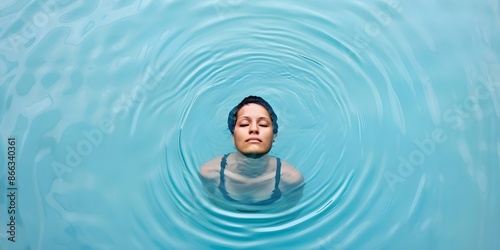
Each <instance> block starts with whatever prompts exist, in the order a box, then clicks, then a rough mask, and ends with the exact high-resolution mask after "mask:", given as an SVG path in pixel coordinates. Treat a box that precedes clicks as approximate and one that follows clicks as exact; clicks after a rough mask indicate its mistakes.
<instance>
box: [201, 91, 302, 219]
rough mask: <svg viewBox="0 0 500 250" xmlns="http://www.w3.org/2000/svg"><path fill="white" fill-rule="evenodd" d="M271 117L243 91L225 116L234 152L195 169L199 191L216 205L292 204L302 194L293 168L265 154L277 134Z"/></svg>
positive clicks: (256, 206)
mask: <svg viewBox="0 0 500 250" xmlns="http://www.w3.org/2000/svg"><path fill="white" fill-rule="evenodd" d="M277 120H278V118H277V116H276V114H275V113H274V111H273V109H272V107H271V106H270V105H269V103H267V102H266V101H265V100H264V99H262V98H261V97H258V96H248V97H246V98H245V99H243V100H242V101H241V102H240V103H239V104H238V105H237V106H236V107H234V108H233V109H232V110H231V112H229V116H228V122H227V123H228V128H229V130H230V131H231V134H232V135H233V142H234V145H235V146H236V149H237V151H236V152H234V153H230V154H225V155H223V156H219V157H217V158H215V159H213V160H211V161H209V162H207V163H206V164H205V165H203V166H202V167H201V168H200V171H199V175H200V179H201V181H202V183H203V186H204V189H205V192H206V193H207V194H208V196H209V198H210V199H211V200H212V201H213V202H214V203H216V204H219V205H222V206H223V207H230V208H234V209H236V210H238V211H244V212H256V211H262V210H267V209H270V208H275V207H279V208H283V207H292V206H294V205H295V204H296V203H297V202H298V201H299V200H300V198H301V197H302V190H303V186H304V178H303V177H302V175H301V174H300V173H299V171H297V170H296V169H295V168H294V167H292V166H291V165H290V164H288V163H287V162H285V161H283V160H281V159H280V158H277V157H274V156H270V155H269V154H268V153H269V151H270V150H271V147H272V145H273V142H274V140H275V139H276V136H277V134H278V123H277Z"/></svg>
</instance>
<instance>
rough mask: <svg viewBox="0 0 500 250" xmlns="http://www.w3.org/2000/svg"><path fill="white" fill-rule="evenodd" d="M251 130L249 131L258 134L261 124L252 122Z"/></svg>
mask: <svg viewBox="0 0 500 250" xmlns="http://www.w3.org/2000/svg"><path fill="white" fill-rule="evenodd" d="M249 127H250V130H249V131H248V132H249V133H250V134H254V133H255V134H258V133H259V126H258V125H257V123H253V122H252V123H251V124H250V126H249Z"/></svg>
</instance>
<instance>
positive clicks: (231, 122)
mask: <svg viewBox="0 0 500 250" xmlns="http://www.w3.org/2000/svg"><path fill="white" fill-rule="evenodd" d="M250 103H255V104H259V105H261V106H263V107H264V108H266V109H267V112H269V115H270V116H271V121H272V122H273V134H277V133H278V117H277V116H276V114H275V113H274V110H273V108H272V107H271V105H269V103H267V102H266V101H265V100H264V99H262V97H260V96H253V95H251V96H247V97H245V98H244V99H243V100H242V101H241V102H240V103H239V104H238V105H236V107H234V108H233V109H232V110H231V112H229V115H228V116H227V127H228V128H229V131H231V134H233V133H234V126H235V125H236V118H237V117H236V115H237V114H238V111H240V109H241V108H242V107H243V106H245V105H247V104H250Z"/></svg>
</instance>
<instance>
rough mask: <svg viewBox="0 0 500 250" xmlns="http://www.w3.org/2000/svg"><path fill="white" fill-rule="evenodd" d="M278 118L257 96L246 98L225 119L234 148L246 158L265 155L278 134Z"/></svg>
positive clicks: (267, 104) (269, 106)
mask: <svg viewBox="0 0 500 250" xmlns="http://www.w3.org/2000/svg"><path fill="white" fill-rule="evenodd" d="M277 121H278V117H277V116H276V114H275V113H274V110H273V108H272V107H271V105H269V103H267V102H266V101H265V100H264V99H262V98H261V97H258V96H248V97H246V98H244V99H243V100H242V101H241V102H240V103H239V104H238V105H237V106H236V107H234V108H233V109H232V110H231V112H229V116H228V119H227V125H228V128H229V130H230V131H231V133H232V134H233V140H234V144H235V146H236V148H237V149H238V151H240V152H241V153H243V154H245V155H248V156H255V157H259V156H260V155H263V154H267V153H268V152H269V151H270V150H271V147H272V143H273V141H274V139H275V138H276V136H277V133H278V122H277Z"/></svg>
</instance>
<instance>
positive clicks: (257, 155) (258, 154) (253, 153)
mask: <svg viewBox="0 0 500 250" xmlns="http://www.w3.org/2000/svg"><path fill="white" fill-rule="evenodd" d="M269 151H270V150H267V151H265V150H264V151H263V150H259V151H254V150H248V151H246V150H244V151H240V153H241V154H243V155H244V156H246V157H249V158H260V157H262V156H264V155H265V154H267V153H269Z"/></svg>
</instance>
